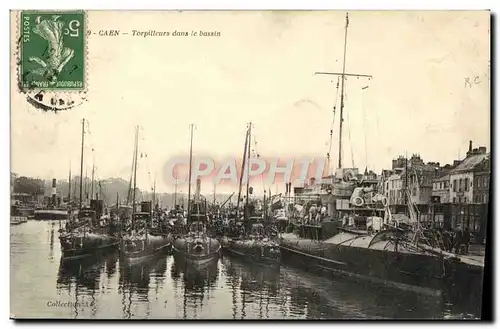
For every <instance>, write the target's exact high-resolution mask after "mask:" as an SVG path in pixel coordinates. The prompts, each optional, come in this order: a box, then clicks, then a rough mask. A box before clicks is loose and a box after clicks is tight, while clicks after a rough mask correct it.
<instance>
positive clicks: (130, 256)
mask: <svg viewBox="0 0 500 329" xmlns="http://www.w3.org/2000/svg"><path fill="white" fill-rule="evenodd" d="M172 240H173V238H172V235H155V234H148V236H147V237H146V236H145V235H143V236H138V237H130V236H125V237H124V238H123V240H122V245H121V249H122V258H123V259H124V260H125V262H127V263H129V264H136V263H140V262H143V261H146V260H148V259H151V258H154V257H156V256H159V255H161V254H165V253H167V252H168V251H169V250H170V249H171V247H172Z"/></svg>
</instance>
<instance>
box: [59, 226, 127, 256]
mask: <svg viewBox="0 0 500 329" xmlns="http://www.w3.org/2000/svg"><path fill="white" fill-rule="evenodd" d="M59 241H60V243H61V252H62V258H63V259H78V258H83V257H88V256H91V255H95V254H100V253H102V252H105V251H109V250H111V249H115V248H117V247H118V246H119V244H120V239H119V238H117V237H113V236H110V235H108V234H104V233H101V232H99V231H98V230H94V229H93V227H92V225H91V223H86V224H84V225H82V226H80V227H78V228H75V229H73V230H71V231H69V232H63V233H62V234H61V235H60V236H59Z"/></svg>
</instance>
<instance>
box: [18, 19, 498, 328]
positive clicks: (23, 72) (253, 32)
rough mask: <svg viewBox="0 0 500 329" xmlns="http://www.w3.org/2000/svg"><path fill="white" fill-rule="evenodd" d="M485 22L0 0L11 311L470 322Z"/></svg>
mask: <svg viewBox="0 0 500 329" xmlns="http://www.w3.org/2000/svg"><path fill="white" fill-rule="evenodd" d="M490 16H491V14H490V12H489V11H350V12H345V11H86V10H18V11H11V13H10V19H11V32H10V33H11V44H10V47H11V63H10V68H11V104H10V114H11V216H10V255H11V256H10V301H11V302H10V314H11V317H12V318H13V319H33V318H35V319H36V318H49V319H166V320H167V319H234V320H248V319H286V320H294V319H311V320H320V319H324V320H331V319H353V320H356V319H394V320H397V319H409V318H411V319H482V318H484V316H483V314H484V310H485V307H486V306H487V305H484V303H482V300H483V297H484V296H485V294H486V293H488V290H489V288H487V285H486V281H485V283H484V289H483V277H484V273H486V269H487V268H488V266H486V264H488V262H489V261H488V259H489V258H488V257H489V256H488V250H489V249H488V248H489V247H488V246H489V242H490V241H488V238H487V237H488V236H489V235H488V230H489V226H490V225H489V222H490V220H491V217H492V212H491V208H490V201H491V200H490V199H491V198H490V195H491V185H490V177H491V131H490V106H491V104H490V20H491V17H490ZM483 292H484V293H483Z"/></svg>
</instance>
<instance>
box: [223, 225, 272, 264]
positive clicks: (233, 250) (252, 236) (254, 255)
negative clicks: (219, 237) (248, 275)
mask: <svg viewBox="0 0 500 329" xmlns="http://www.w3.org/2000/svg"><path fill="white" fill-rule="evenodd" d="M259 219H260V218H255V217H251V218H249V223H248V224H247V225H246V226H247V227H249V228H250V229H249V232H248V233H245V229H244V226H243V223H241V224H240V225H239V226H240V230H239V232H240V234H239V236H233V237H227V238H225V239H224V240H223V246H224V249H225V250H227V251H228V252H229V253H230V254H232V255H235V256H239V257H241V258H243V259H245V260H249V261H253V262H258V263H264V264H272V265H279V263H280V259H281V252H280V245H279V242H277V241H276V240H275V239H273V238H272V237H271V236H270V235H269V234H268V232H267V231H266V229H265V227H264V224H263V223H261V222H260V221H259Z"/></svg>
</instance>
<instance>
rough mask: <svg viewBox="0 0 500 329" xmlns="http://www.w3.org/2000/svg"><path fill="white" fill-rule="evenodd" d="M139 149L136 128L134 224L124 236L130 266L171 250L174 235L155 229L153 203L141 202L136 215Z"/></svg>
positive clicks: (124, 251) (124, 248) (122, 249)
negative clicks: (139, 209)
mask: <svg viewBox="0 0 500 329" xmlns="http://www.w3.org/2000/svg"><path fill="white" fill-rule="evenodd" d="M138 147H139V127H136V132H135V146H134V163H133V165H134V166H133V168H134V170H133V177H132V178H133V182H134V184H133V190H131V191H132V204H133V206H132V218H131V219H132V222H131V225H130V227H129V228H128V230H127V231H126V232H125V234H122V243H121V247H120V249H121V253H122V258H123V259H124V261H125V262H127V263H128V264H134V263H139V262H142V261H145V260H147V259H151V258H152V257H154V256H157V255H159V254H161V253H166V252H167V251H168V250H170V248H171V246H172V241H173V235H172V234H170V233H168V232H160V231H159V230H158V229H157V227H153V225H152V224H153V218H152V217H153V216H152V215H153V211H152V203H151V201H147V202H141V211H140V212H137V213H136V195H135V191H136V187H137V186H136V180H137V160H138V159H137V154H138Z"/></svg>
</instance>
